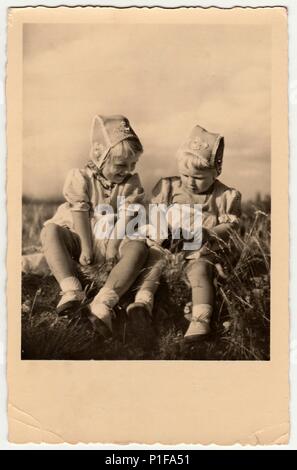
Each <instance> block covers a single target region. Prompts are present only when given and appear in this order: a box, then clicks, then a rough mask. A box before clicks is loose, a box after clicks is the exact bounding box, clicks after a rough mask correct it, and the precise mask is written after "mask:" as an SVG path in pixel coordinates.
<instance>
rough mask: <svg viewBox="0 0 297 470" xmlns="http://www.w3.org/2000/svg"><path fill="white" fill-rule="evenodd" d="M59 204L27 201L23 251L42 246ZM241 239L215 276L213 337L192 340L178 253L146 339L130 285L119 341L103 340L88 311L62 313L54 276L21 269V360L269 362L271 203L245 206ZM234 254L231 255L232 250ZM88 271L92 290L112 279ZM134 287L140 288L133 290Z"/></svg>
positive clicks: (117, 326)
mask: <svg viewBox="0 0 297 470" xmlns="http://www.w3.org/2000/svg"><path fill="white" fill-rule="evenodd" d="M56 207H57V203H55V202H53V203H47V204H45V203H42V202H38V201H37V202H36V201H35V202H34V201H30V200H26V201H24V203H23V253H25V254H28V253H34V252H38V251H40V248H41V247H40V241H39V233H40V230H41V227H42V224H43V222H44V220H46V219H48V218H49V217H51V215H52V214H53V213H54V211H55V209H56ZM240 235H241V236H240V237H239V236H237V237H235V238H234V244H235V245H236V246H237V248H238V250H237V251H236V253H238V256H237V257H236V259H232V257H231V256H226V257H225V258H224V260H225V266H224V268H225V270H226V272H227V273H228V276H227V278H226V279H220V278H218V279H217V280H216V292H217V296H216V308H215V313H214V315H213V324H212V334H211V335H210V336H209V337H208V338H207V339H203V340H202V341H200V342H198V343H196V344H191V345H186V344H184V342H183V341H182V338H183V333H184V331H185V330H186V329H187V326H188V320H187V319H186V318H185V316H184V308H185V306H186V304H187V303H188V302H189V301H190V294H191V292H190V288H189V286H188V284H187V280H186V279H185V276H184V272H183V269H182V263H181V259H180V258H179V255H176V256H174V255H172V256H168V257H167V259H166V263H167V266H166V269H165V270H164V276H163V278H162V280H161V285H160V288H159V290H158V293H157V295H156V300H155V307H154V322H153V331H152V334H150V335H149V336H148V338H147V341H146V344H139V342H138V340H137V338H133V337H131V336H129V331H128V330H127V324H126V315H125V309H126V306H127V305H128V303H129V302H130V301H131V300H132V299H133V295H134V294H135V287H134V288H132V289H131V292H130V293H128V294H127V295H126V296H125V297H124V298H122V299H121V302H120V305H119V306H118V307H117V308H116V320H115V323H114V331H115V335H114V339H113V340H105V341H103V340H102V339H100V338H99V337H98V336H97V335H96V334H95V333H94V332H93V331H92V329H91V327H90V324H89V321H88V319H87V318H86V316H85V315H84V312H83V311H82V314H81V315H78V316H74V317H72V318H68V317H58V316H57V315H56V313H55V306H56V304H57V302H58V299H59V286H58V285H57V283H56V281H55V280H54V278H53V277H52V276H38V275H34V274H23V280H22V358H23V359H31V360H32V359H56V360H61V359H63V360H67V359H69V360H86V359H97V360H100V359H105V360H106V359H117V360H131V359H133V360H135V359H148V360H157V359H158V360H269V357H270V200H269V198H268V197H267V198H265V199H261V198H260V197H259V196H258V197H257V198H256V199H255V201H250V202H248V203H246V204H244V206H243V218H242V226H241V233H240ZM228 254H229V255H230V254H231V252H230V251H228ZM95 269H96V268H95V267H93V268H89V269H88V270H85V271H84V272H82V271H81V272H80V278H81V281H82V284H83V286H84V287H85V288H86V289H88V292H89V295H90V296H91V295H92V293H95V292H96V291H97V289H98V288H99V287H100V286H101V285H102V283H103V282H104V279H105V278H106V276H107V271H106V270H105V269H102V270H101V271H100V273H98V271H97V272H96V275H95V276H94V270H95ZM133 291H134V292H133Z"/></svg>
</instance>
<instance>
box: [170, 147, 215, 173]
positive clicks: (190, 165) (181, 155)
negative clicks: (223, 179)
mask: <svg viewBox="0 0 297 470" xmlns="http://www.w3.org/2000/svg"><path fill="white" fill-rule="evenodd" d="M177 162H178V166H183V168H186V169H187V170H190V171H195V170H206V169H212V166H211V163H210V161H209V160H208V159H207V158H204V157H203V156H198V155H194V154H193V153H191V152H188V151H185V150H179V151H178V152H177Z"/></svg>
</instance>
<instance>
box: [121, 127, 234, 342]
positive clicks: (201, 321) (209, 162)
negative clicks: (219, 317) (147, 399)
mask: <svg viewBox="0 0 297 470" xmlns="http://www.w3.org/2000/svg"><path fill="white" fill-rule="evenodd" d="M223 151H224V139H223V137H222V136H220V135H219V134H215V133H211V132H208V131H206V130H205V129H203V128H202V127H200V126H198V125H197V126H195V127H194V129H193V130H192V132H191V133H190V135H189V137H188V139H187V140H186V142H185V143H184V144H183V145H182V146H181V148H180V149H179V151H178V154H177V159H178V168H179V173H180V175H179V176H174V177H169V178H162V179H161V180H160V181H159V182H158V184H157V185H156V187H155V188H154V190H153V198H152V201H151V202H152V203H159V204H161V203H163V204H166V206H167V207H168V206H170V205H172V204H174V205H181V206H180V207H182V205H183V204H187V205H189V204H190V205H191V204H200V205H201V209H202V236H203V238H202V246H201V247H200V248H199V249H196V250H195V249H193V250H184V249H183V254H184V261H185V270H186V275H187V278H188V281H189V283H190V285H191V290H192V316H191V321H190V324H189V327H188V329H187V331H186V333H185V340H187V341H188V340H190V341H192V340H196V339H198V338H201V336H202V335H206V334H207V333H209V332H210V320H211V317H212V312H213V308H214V299H215V291H214V283H213V281H214V271H215V269H214V266H216V267H217V269H218V271H219V274H223V271H222V268H221V265H220V264H219V263H218V259H219V252H220V249H221V247H222V246H226V245H227V244H228V241H229V239H230V234H231V233H232V230H233V229H236V228H237V227H238V223H239V218H240V214H241V195H240V193H239V192H238V191H237V190H235V189H233V188H229V187H228V186H226V185H224V184H223V183H222V182H221V181H219V180H218V179H217V177H218V176H219V175H220V173H221V170H222V161H223ZM171 229H172V227H171ZM162 246H164V241H163V242H160V243H159V247H158V244H156V243H155V244H154V245H153V246H152V248H151V249H150V255H149V259H148V262H147V267H148V268H149V269H148V270H147V272H148V274H147V275H146V277H145V278H144V280H143V282H142V284H141V287H140V289H139V291H138V293H137V295H136V299H135V303H134V304H131V305H130V306H129V307H128V313H129V314H130V315H135V313H137V315H138V316H141V315H142V316H143V317H146V320H147V321H148V320H149V317H150V314H151V311H152V306H153V296H154V293H155V291H156V289H157V287H158V281H159V278H160V275H161V271H162V269H163V268H164V254H162ZM183 246H184V245H183Z"/></svg>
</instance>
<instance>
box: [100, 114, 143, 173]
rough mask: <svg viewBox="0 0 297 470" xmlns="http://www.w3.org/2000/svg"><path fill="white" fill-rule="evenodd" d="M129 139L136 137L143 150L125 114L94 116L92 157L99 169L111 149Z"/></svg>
mask: <svg viewBox="0 0 297 470" xmlns="http://www.w3.org/2000/svg"><path fill="white" fill-rule="evenodd" d="M127 139H136V140H137V141H138V143H139V147H140V148H141V150H142V145H141V142H140V140H139V138H138V136H137V134H136V133H135V132H134V130H133V129H132V127H131V125H130V123H129V120H128V119H127V118H126V117H125V116H122V115H113V116H102V115H96V116H95V117H94V118H93V122H92V127H91V146H92V152H93V153H92V156H91V158H92V160H93V161H94V162H95V164H96V166H97V167H98V168H99V169H100V168H102V166H103V165H104V163H105V161H106V158H107V155H108V152H109V151H110V149H111V148H113V147H115V145H117V144H119V143H120V142H123V140H127Z"/></svg>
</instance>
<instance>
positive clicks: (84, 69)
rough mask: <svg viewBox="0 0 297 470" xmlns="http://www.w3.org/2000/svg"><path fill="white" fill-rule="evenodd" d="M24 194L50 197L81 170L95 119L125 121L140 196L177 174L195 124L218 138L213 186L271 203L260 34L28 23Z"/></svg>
mask: <svg viewBox="0 0 297 470" xmlns="http://www.w3.org/2000/svg"><path fill="white" fill-rule="evenodd" d="M23 59H24V62H23V193H24V195H27V196H30V197H34V198H39V199H59V198H61V197H62V187H63V183H64V180H65V176H66V174H67V172H68V171H69V170H70V169H71V168H74V167H78V168H80V167H83V166H84V164H85V163H86V162H87V160H88V154H89V141H90V125H91V121H92V118H93V116H94V115H95V114H106V115H108V114H123V115H125V116H127V117H128V118H129V120H130V123H131V125H132V127H133V128H134V130H135V131H136V132H137V134H138V135H139V137H140V140H141V141H142V143H143V146H144V154H143V155H142V156H141V159H140V162H139V164H138V167H137V171H138V172H139V174H140V177H141V180H142V182H143V185H144V187H145V190H146V192H147V194H148V195H149V194H150V191H151V189H152V187H153V186H154V185H155V184H156V183H157V181H158V180H159V179H160V178H161V177H163V176H173V175H175V174H177V165H176V151H177V149H178V148H179V146H180V145H181V143H182V142H183V141H184V140H185V139H186V137H187V135H188V134H189V133H190V131H191V129H192V127H194V125H196V124H199V125H200V126H202V127H204V128H206V129H207V130H209V131H211V132H218V133H220V134H221V135H224V137H225V153H224V163H223V171H222V174H221V176H220V180H221V181H222V182H223V183H225V184H227V185H228V186H232V187H235V188H237V189H238V190H240V191H241V193H242V196H243V199H245V200H246V199H249V198H252V197H254V196H255V194H256V193H257V192H260V193H262V194H263V195H264V194H267V193H270V31H269V29H268V28H265V27H263V25H261V26H257V25H236V24H232V25H197V24H196V25H195V24H186V25H173V24H172V25H169V24H168V25H166V24H141V25H133V24H130V25H128V24H127V25H119V24H117V25H112V24H27V25H25V26H24V32H23Z"/></svg>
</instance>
